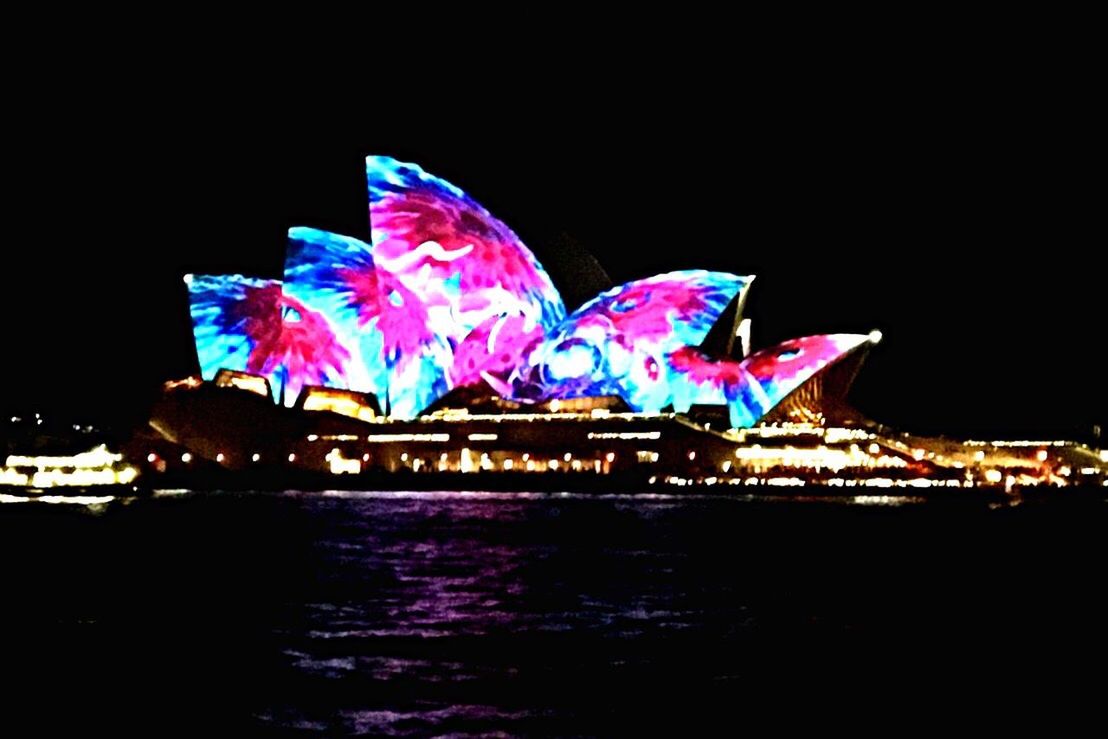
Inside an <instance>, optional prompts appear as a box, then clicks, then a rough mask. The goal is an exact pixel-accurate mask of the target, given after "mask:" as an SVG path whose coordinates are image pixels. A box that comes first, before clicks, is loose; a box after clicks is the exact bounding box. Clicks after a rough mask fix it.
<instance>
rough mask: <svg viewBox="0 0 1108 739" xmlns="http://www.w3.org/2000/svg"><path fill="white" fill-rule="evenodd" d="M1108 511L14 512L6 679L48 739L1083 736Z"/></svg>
mask: <svg viewBox="0 0 1108 739" xmlns="http://www.w3.org/2000/svg"><path fill="white" fill-rule="evenodd" d="M1106 514H1108V504H1105V502H1104V500H1103V499H1102V498H1101V499H1097V498H1080V499H1079V498H1077V497H1073V498H1071V499H1066V500H1063V499H1059V500H1055V501H1051V502H1048V503H1033V504H1032V503H1028V504H1024V505H1020V506H1015V507H1011V506H1004V507H989V506H988V505H985V504H983V503H974V504H969V503H967V504H951V503H945V504H936V503H923V502H919V501H914V502H913V501H903V500H900V499H875V500H858V501H854V500H850V501H847V502H839V503H830V502H821V501H811V500H788V499H784V498H782V499H752V498H749V497H747V498H735V497H727V496H717V497H688V496H686V497H679V496H656V495H654V496H647V495H643V496H635V495H611V496H574V495H551V494H522V495H513V494H480V493H407V494H405V493H358V492H335V493H299V492H287V493H279V494H246V493H202V494H201V493H190V492H188V491H167V492H165V493H163V494H160V495H158V496H156V497H154V498H144V499H137V500H131V501H120V500H116V501H113V502H111V503H110V504H105V503H104V502H103V501H99V502H98V503H97V504H96V506H95V510H87V509H82V508H81V506H64V505H57V506H43V505H34V506H30V505H10V506H5V507H3V508H2V509H0V547H2V549H0V552H2V554H3V557H4V560H3V562H4V575H3V594H4V603H3V609H2V613H3V616H2V619H3V620H2V621H0V624H2V625H3V627H4V636H3V640H4V641H3V646H4V647H5V654H6V655H7V656H8V659H7V660H6V661H5V665H6V666H5V668H4V670H5V673H6V674H5V676H6V678H7V679H8V681H9V682H13V683H15V684H17V685H18V686H19V688H21V689H22V690H23V691H25V692H27V693H28V694H30V696H31V697H37V698H39V699H43V698H45V705H47V706H54V707H55V708H54V709H46V710H40V709H37V708H36V709H33V710H32V714H33V717H34V719H35V720H36V721H39V722H42V723H43V724H44V725H47V724H50V723H51V722H53V721H59V720H66V721H73V722H75V723H78V724H79V725H84V726H93V725H99V724H101V723H102V724H104V725H106V726H108V725H125V726H127V727H128V728H137V729H139V730H148V731H149V732H151V734H150V735H161V734H164V733H167V732H168V731H169V730H178V729H179V730H183V731H188V732H194V733H195V732H199V731H203V730H206V729H212V728H214V727H219V728H221V729H223V730H226V731H229V732H231V735H236V736H247V735H253V734H272V735H277V736H286V735H287V736H300V735H306V736H307V735H315V734H332V735H334V734H338V735H345V734H363V735H370V736H380V735H384V736H389V735H399V736H409V735H411V736H422V735H477V736H483V735H492V736H498V735H508V736H512V735H613V734H624V735H625V734H642V733H665V734H671V735H679V734H697V735H699V734H701V733H703V731H702V729H704V728H705V727H720V726H722V727H723V728H724V729H725V730H726V731H723V732H721V733H737V732H738V731H739V730H740V729H741V728H742V727H743V726H745V725H746V722H747V721H748V718H749V717H751V716H753V715H755V714H758V715H760V716H762V717H765V715H766V714H769V715H770V716H771V717H775V718H774V720H776V721H778V722H781V723H782V724H788V723H790V722H792V721H796V720H801V719H807V720H812V719H813V718H817V719H818V718H819V716H820V715H822V714H819V713H813V711H817V709H816V708H813V707H814V706H821V708H819V709H818V711H824V710H830V711H832V712H833V713H834V714H835V715H836V716H837V717H838V718H839V719H845V720H847V721H848V723H849V720H850V717H851V716H854V718H855V719H857V717H858V716H860V715H871V714H872V713H873V710H874V707H875V706H876V707H880V706H890V707H893V708H895V710H894V711H893V713H894V715H896V716H900V717H901V720H903V717H905V716H916V715H918V716H920V717H926V716H932V717H933V716H935V715H936V713H937V712H941V711H945V710H955V709H958V710H961V709H965V708H970V709H976V710H977V711H978V712H979V713H981V712H984V708H985V707H987V706H992V705H994V703H993V702H995V701H998V700H1000V701H1009V702H1010V701H1011V699H1012V696H1013V695H1021V694H1027V692H1028V691H1030V693H1029V694H1030V695H1033V696H1035V701H1039V702H1040V703H1041V702H1043V701H1045V700H1047V699H1048V698H1049V696H1051V695H1052V694H1053V693H1052V692H1051V691H1052V690H1055V689H1057V690H1058V691H1061V692H1062V693H1064V694H1065V695H1066V696H1069V698H1070V706H1071V710H1070V713H1069V714H1067V715H1075V713H1074V709H1079V708H1080V707H1081V706H1083V705H1086V703H1085V701H1088V702H1089V703H1088V705H1093V702H1095V701H1094V698H1093V697H1092V696H1094V695H1096V694H1097V692H1096V691H1098V690H1099V689H1101V688H1102V687H1103V674H1104V671H1103V664H1104V659H1103V658H1104V657H1105V656H1106V650H1105V645H1106V641H1105V636H1104V634H1105V632H1106V631H1108V608H1106V607H1105V605H1104V604H1103V603H1102V602H1101V591H1102V590H1103V584H1104V576H1103V572H1104V565H1105V564H1106V561H1105V537H1106V534H1108V530H1106V529H1105V523H1106V522H1108V515H1106ZM1096 664H1099V665H1100V668H1099V672H1096V671H1094V672H1093V673H1092V677H1080V676H1081V675H1086V674H1088V673H1087V671H1083V668H1084V667H1085V666H1092V665H1096ZM27 705H30V704H27ZM35 705H36V706H37V705H39V704H38V703H36V704H35ZM78 705H79V706H80V708H79V709H75V708H74V709H72V710H65V711H59V710H57V708H56V707H57V706H78ZM862 706H864V707H865V709H864V710H862V709H861V708H860V707H862ZM771 707H772V708H771ZM1025 707H1026V706H1025ZM890 710H893V709H890ZM989 710H991V709H989ZM859 711H861V713H859ZM829 716H830V714H829ZM721 721H722V722H723V723H722V724H721V723H720V722H721ZM713 733H714V731H713Z"/></svg>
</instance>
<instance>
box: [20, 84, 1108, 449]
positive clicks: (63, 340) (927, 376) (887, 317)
mask: <svg viewBox="0 0 1108 739" xmlns="http://www.w3.org/2000/svg"><path fill="white" fill-rule="evenodd" d="M985 89H986V88H980V87H978V86H976V85H974V84H965V85H962V86H961V87H959V88H958V89H956V90H943V89H941V87H939V86H922V87H921V86H913V87H910V88H908V89H905V90H898V91H894V90H893V88H891V87H888V86H884V87H882V86H878V87H867V88H859V89H852V90H847V89H845V88H843V87H842V86H836V85H826V86H821V87H820V88H819V89H818V90H813V89H808V90H783V91H781V92H780V93H779V95H777V96H776V97H774V98H772V99H769V100H759V101H757V103H756V104H755V103H754V102H752V101H750V100H748V99H747V98H746V97H745V96H744V94H743V92H742V90H740V89H717V90H713V91H711V94H705V93H704V91H703V90H698V91H694V92H689V93H688V94H687V95H685V96H684V97H679V98H678V97H675V96H674V95H671V94H668V93H667V94H659V95H653V94H646V93H644V94H642V95H639V96H623V95H622V94H621V93H620V94H616V93H613V95H611V96H608V97H605V96H601V97H599V98H592V99H590V100H589V101H584V100H580V101H579V100H573V101H569V100H567V99H566V98H565V97H564V96H563V95H564V91H562V92H559V93H558V94H556V95H552V97H550V98H548V99H542V98H541V97H540V99H539V100H538V101H537V102H536V103H535V104H533V105H530V106H528V107H527V108H526V109H524V108H518V107H511V106H506V105H505V106H496V105H493V106H491V107H490V106H489V105H488V104H487V101H485V102H484V103H479V101H476V100H475V101H473V104H472V105H471V106H466V105H461V106H458V105H453V104H452V105H450V106H448V107H447V106H445V105H444V106H443V108H442V109H439V108H438V107H436V101H435V100H434V99H431V100H428V101H427V107H426V109H425V110H424V111H423V114H422V115H418V116H415V115H413V116H412V118H411V120H408V119H405V118H403V117H402V116H400V115H398V112H397V110H394V109H391V108H390V109H388V110H383V111H382V114H381V115H380V116H377V117H375V116H373V115H357V114H347V113H348V112H347V111H344V110H343V108H342V107H341V106H333V107H328V106H325V105H323V106H304V107H303V108H301V107H298V105H296V104H289V105H287V106H286V107H284V108H282V109H279V110H270V109H265V110H251V111H248V112H247V111H244V110H243V109H242V106H237V107H236V106H234V104H233V98H234V96H233V95H232V94H227V95H226V96H225V97H224V98H222V99H221V100H220V101H218V102H212V101H206V103H207V104H206V105H203V106H201V105H198V104H195V103H196V100H195V99H194V100H192V101H187V102H181V103H180V104H179V105H178V106H177V107H173V106H169V107H166V105H165V104H164V102H165V101H162V104H160V107H157V108H156V109H151V110H147V109H146V108H144V107H143V106H142V105H139V104H136V103H135V102H134V101H130V102H126V103H125V102H123V101H122V99H121V100H116V101H114V102H111V101H109V102H103V101H101V103H100V105H101V107H100V108H99V109H97V110H96V111H82V110H80V109H79V108H68V109H67V111H68V113H69V114H70V115H69V117H68V118H66V119H65V120H64V121H61V122H59V121H58V120H57V119H56V118H54V119H53V121H52V122H51V125H49V126H44V127H43V128H41V129H40V128H39V127H38V126H37V121H36V120H32V119H28V121H27V122H25V123H24V124H23V126H24V127H23V128H22V129H21V131H20V134H19V135H17V136H13V137H12V138H11V139H10V140H9V141H8V143H7V144H6V148H7V157H6V165H7V166H6V168H5V171H4V178H5V180H6V189H7V190H8V192H9V206H10V207H11V210H10V211H9V214H8V218H7V223H6V227H7V239H6V240H5V241H6V243H5V261H6V265H7V266H6V268H5V269H4V272H3V275H2V280H3V290H2V294H0V301H2V303H3V305H2V307H3V315H4V316H5V317H6V330H5V342H4V343H5V349H4V355H5V359H6V361H5V363H4V364H5V367H4V373H5V377H4V383H3V390H2V391H0V392H2V395H0V405H2V406H4V407H5V408H8V409H11V410H21V411H27V410H32V409H35V408H43V409H45V410H47V411H48V412H53V413H59V412H61V413H64V414H67V415H71V416H73V417H74V418H77V417H80V418H89V419H105V420H112V419H114V418H130V417H131V416H134V415H136V414H141V409H142V407H143V404H144V403H145V402H147V401H148V400H149V398H150V397H151V395H152V393H153V392H154V391H155V389H156V388H157V387H158V386H159V384H160V383H161V382H162V381H163V380H165V379H168V378H173V377H180V376H183V375H186V374H189V373H192V372H195V371H196V358H195V353H194V350H193V347H192V343H191V342H192V337H191V330H190V325H189V321H188V306H187V295H186V291H185V286H184V283H183V282H182V280H181V277H182V275H183V274H185V273H186V272H199V273H205V272H212V273H219V272H241V273H246V274H253V275H260V276H274V277H276V276H279V275H280V271H281V265H282V259H283V252H284V233H285V230H286V229H287V228H288V227H290V226H293V225H308V226H316V227H320V228H326V229H332V230H336V231H340V232H343V233H347V234H350V235H354V236H359V237H361V238H367V236H368V224H367V210H366V195H365V183H364V172H363V162H362V157H363V156H364V155H365V154H367V153H378V154H388V155H392V156H395V157H397V158H399V159H402V160H407V161H413V162H416V163H418V164H420V165H422V166H423V167H424V168H425V169H427V170H428V171H430V172H432V173H435V174H438V175H440V176H442V177H444V178H446V179H447V180H449V181H451V182H453V183H455V184H457V185H458V186H460V187H462V188H463V189H465V190H466V191H467V192H469V193H470V194H471V195H472V196H474V197H475V198H476V199H477V200H478V201H480V202H481V203H482V204H483V205H485V206H486V207H487V208H488V209H489V210H490V211H491V212H492V213H494V214H495V215H497V216H498V217H500V218H501V219H502V220H504V221H505V222H506V223H507V224H508V225H509V226H511V227H512V228H513V229H514V230H515V231H516V232H517V233H518V234H519V235H520V236H521V237H522V238H523V240H524V242H525V243H527V244H528V245H529V246H530V247H531V249H532V250H533V251H534V252H535V253H536V254H537V255H538V257H539V259H540V261H542V262H543V263H544V264H545V265H546V266H547V267H548V269H549V270H550V271H551V273H552V275H553V277H554V280H555V283H556V284H557V285H558V286H559V288H560V289H563V292H565V293H566V294H568V295H571V296H573V297H574V298H576V299H577V301H578V302H579V301H580V300H583V299H584V295H580V294H579V293H582V292H587V287H588V285H587V284H586V283H585V282H584V281H583V278H582V276H581V274H580V270H576V271H575V270H574V268H573V263H572V262H573V260H571V259H569V260H567V259H566V258H565V257H564V255H565V254H566V250H567V249H570V248H573V249H584V250H587V251H588V252H589V253H591V254H593V255H595V257H596V259H597V260H598V262H599V263H600V264H601V265H602V266H603V268H604V269H605V270H606V271H607V273H608V274H609V275H610V276H611V278H612V280H613V281H615V282H617V283H618V282H621V281H624V280H628V279H633V278H637V277H645V276H649V275H651V274H654V273H657V272H659V271H664V270H670V269H682V268H696V267H704V268H711V269H723V270H729V271H734V272H738V273H744V274H756V275H758V279H757V281H756V282H755V284H754V287H753V289H752V291H751V294H750V297H749V301H748V304H747V306H748V310H747V315H748V316H750V317H752V318H753V319H754V343H755V345H756V346H765V345H767V344H769V343H771V342H775V341H778V340H781V339H785V338H789V337H791V336H796V335H805V334H812V333H822V332H868V331H870V330H871V329H879V330H881V331H882V332H883V334H884V337H885V339H884V341H883V342H882V343H881V344H880V345H879V346H878V347H877V348H876V349H875V350H874V351H873V352H872V354H871V356H870V358H869V360H868V363H867V365H866V366H865V367H864V368H863V370H862V372H861V374H860V375H859V378H858V381H857V383H856V385H855V389H854V392H853V394H852V396H851V397H852V399H853V400H854V402H855V404H856V405H857V406H858V407H859V408H860V409H862V410H863V411H864V412H865V413H866V414H868V415H869V416H870V417H872V418H874V419H877V420H880V421H884V422H887V423H890V424H893V425H896V426H899V427H902V428H905V429H911V430H921V431H942V430H947V431H951V432H963V433H970V432H975V431H986V430H987V431H997V432H1002V433H1033V432H1035V431H1041V432H1043V433H1048V434H1062V435H1070V436H1075V435H1083V436H1085V437H1088V435H1089V433H1090V429H1091V427H1092V425H1093V424H1094V423H1103V422H1104V421H1105V420H1106V419H1108V414H1106V413H1105V408H1106V405H1108V404H1106V393H1105V390H1104V384H1103V382H1104V371H1103V365H1102V363H1101V360H1100V359H1099V358H1098V355H1099V353H1100V351H1101V349H1102V345H1103V344H1104V331H1103V327H1104V317H1105V311H1104V308H1103V304H1102V302H1101V301H1102V300H1103V298H1102V297H1101V295H1100V293H1101V285H1102V284H1103V275H1102V273H1101V272H1100V271H1099V270H1098V269H1097V268H1096V267H1095V266H1094V265H1095V260H1094V258H1093V257H1092V256H1090V254H1094V253H1095V251H1096V250H1098V249H1100V248H1102V246H1103V226H1102V224H1101V222H1100V218H1099V215H1100V210H1101V208H1102V204H1101V203H1100V202H1099V201H1100V200H1101V198H1102V194H1101V193H1099V192H1097V195H1099V196H1100V197H1097V198H1095V199H1094V189H1093V188H1092V187H1090V185H1089V183H1090V181H1091V174H1092V172H1093V170H1094V162H1093V160H1092V159H1090V158H1089V157H1088V153H1087V152H1088V150H1089V149H1088V147H1089V144H1090V142H1091V141H1092V135H1093V134H1092V130H1091V129H1092V122H1091V120H1090V119H1088V118H1086V117H1085V116H1084V114H1083V112H1082V111H1081V110H1078V109H1077V107H1075V106H1074V105H1073V104H1071V101H1070V98H1068V97H1067V96H1066V95H1064V94H1061V93H1060V94H1059V95H1058V96H1056V97H1052V96H1051V95H1049V94H1046V93H1043V94H1038V93H1036V95H1034V96H1022V97H1021V96H1020V95H1007V94H1006V95H1004V96H996V95H994V94H993V93H992V92H985V91H983V90H985ZM988 89H990V90H991V89H992V88H988ZM616 92H617V93H619V92H620V91H616ZM1039 92H1043V91H1042V90H1039ZM598 101H599V102H598ZM744 102H745V103H746V104H745V105H744V104H743V103H744ZM224 104H226V105H227V106H229V107H227V108H224V107H222V106H223V105H224ZM52 110H53V109H51V111H52ZM407 110H409V111H410V110H411V109H410V108H408V109H407ZM67 121H68V122H67ZM445 121H451V123H450V124H449V125H448V124H447V123H445ZM352 131H353V133H351V132H352Z"/></svg>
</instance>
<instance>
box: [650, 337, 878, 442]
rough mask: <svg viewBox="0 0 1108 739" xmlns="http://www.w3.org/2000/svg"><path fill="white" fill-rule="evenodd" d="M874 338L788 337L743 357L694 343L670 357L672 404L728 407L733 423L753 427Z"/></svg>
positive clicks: (680, 409) (681, 408)
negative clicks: (718, 354) (717, 356)
mask: <svg viewBox="0 0 1108 739" xmlns="http://www.w3.org/2000/svg"><path fill="white" fill-rule="evenodd" d="M869 341H871V337H870V336H868V335H865V334H827V335H822V336H805V337H803V338H799V339H790V340H789V341H785V342H782V343H781V344H778V345H777V346H774V347H770V348H768V349H763V350H761V351H758V352H755V353H754V354H751V355H750V356H749V357H747V358H746V359H744V360H742V361H741V362H735V361H730V360H713V359H710V358H708V357H706V356H704V355H703V354H702V353H700V352H699V351H697V350H696V349H695V348H693V347H684V348H682V349H680V350H678V351H676V352H674V353H672V354H670V355H669V357H668V369H669V377H670V381H669V386H670V388H671V389H672V392H673V407H674V410H675V411H677V412H678V413H684V412H686V411H688V409H689V408H690V407H691V406H692V405H695V404H705V405H724V404H726V405H727V407H728V411H729V413H730V416H731V425H732V427H734V428H750V427H751V426H753V425H754V424H755V423H757V422H758V420H759V419H760V418H762V417H763V416H764V415H765V414H766V413H768V412H769V411H770V410H771V409H772V408H773V407H774V406H776V405H777V404H778V403H780V402H781V401H782V400H784V399H785V398H786V397H787V396H788V395H789V393H791V392H793V391H794V390H796V389H797V388H799V387H800V386H801V385H803V384H804V383H805V382H807V381H808V380H810V379H811V378H812V377H814V376H815V374H816V373H817V372H819V371H820V370H822V369H824V368H825V367H827V366H829V365H831V364H832V363H834V362H837V361H838V360H840V359H842V358H843V357H845V356H846V355H847V354H850V353H851V352H853V351H854V350H855V349H857V348H859V347H860V346H862V345H863V344H865V343H867V342H869Z"/></svg>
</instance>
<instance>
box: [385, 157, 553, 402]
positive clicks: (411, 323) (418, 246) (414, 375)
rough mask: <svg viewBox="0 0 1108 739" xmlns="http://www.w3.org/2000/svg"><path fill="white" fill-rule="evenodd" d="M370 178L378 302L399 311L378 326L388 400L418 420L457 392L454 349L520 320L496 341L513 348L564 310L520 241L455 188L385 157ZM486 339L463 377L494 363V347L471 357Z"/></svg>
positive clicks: (468, 349)
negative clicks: (483, 330)
mask: <svg viewBox="0 0 1108 739" xmlns="http://www.w3.org/2000/svg"><path fill="white" fill-rule="evenodd" d="M366 176H367V180H368V185H369V218H370V229H371V232H372V241H373V262H374V264H375V265H376V268H377V275H378V283H379V284H378V290H379V293H378V295H379V298H378V299H379V301H380V305H381V310H382V312H386V311H388V312H399V313H400V314H402V315H401V316H398V317H397V319H396V325H393V326H391V328H392V329H393V331H392V332H390V329H389V327H385V326H382V329H381V330H382V333H383V334H384V336H385V343H386V353H385V362H386V364H387V366H388V371H389V388H390V396H389V399H390V402H391V406H392V409H393V413H394V414H395V415H399V416H413V415H415V414H416V413H417V412H418V411H419V410H421V409H422V408H425V407H426V406H427V405H429V404H430V403H431V402H432V401H434V400H435V399H436V398H438V397H439V396H441V395H443V394H444V393H445V392H446V391H447V390H449V389H450V387H451V383H452V379H451V377H452V372H453V371H454V370H455V368H456V362H455V356H454V353H455V350H456V348H457V347H458V346H459V345H460V344H462V343H463V342H464V340H465V339H466V337H467V336H468V335H469V333H470V332H471V331H473V330H474V329H476V328H477V327H478V326H480V325H482V324H484V323H486V322H487V321H489V320H490V319H492V318H497V317H507V316H517V315H518V316H523V317H524V319H525V320H523V321H512V320H509V321H506V322H504V323H503V324H502V325H501V328H500V330H499V331H498V332H497V341H499V342H502V343H503V345H504V346H508V347H516V346H518V345H519V344H521V343H525V341H526V337H528V336H530V334H531V333H532V332H533V330H534V326H536V325H537V326H540V327H542V328H543V330H547V329H549V328H551V327H553V326H554V325H555V324H556V323H557V322H558V321H560V320H561V319H562V318H563V317H564V316H565V306H564V305H563V303H562V299H561V296H560V295H559V294H558V291H557V290H555V289H554V285H553V283H552V282H551V280H550V277H549V276H548V275H547V274H546V271H545V270H543V268H542V266H541V265H540V264H539V263H538V261H537V260H536V259H535V256H534V254H532V253H531V251H530V250H529V249H528V248H527V247H526V246H524V245H523V242H521V241H520V240H519V237H518V236H516V235H515V233H513V232H512V230H511V229H509V228H508V227H507V226H505V225H504V224H503V223H501V222H500V221H498V220H497V219H496V218H494V217H493V216H492V215H491V214H489V212H488V211H486V210H485V209H484V208H483V207H481V206H480V205H479V204H478V203H477V202H476V201H474V200H473V199H472V198H470V197H469V196H468V195H466V194H465V193H464V192H462V191H461V190H460V189H458V188H457V187H455V186H454V185H451V184H450V183H448V182H446V181H445V180H442V179H439V178H438V177H435V176H433V175H430V174H428V173H426V172H424V171H423V170H422V169H421V168H419V167H418V166H416V165H414V164H404V163H402V162H397V161H396V160H394V159H390V158H388V157H373V156H371V157H368V158H367V159H366ZM383 323H384V321H383ZM515 331H520V332H522V333H521V334H520V335H514V334H513V332H515ZM390 333H395V335H394V336H390ZM479 343H480V342H479V340H478V339H477V338H476V337H475V338H474V340H473V341H471V342H469V344H468V345H467V347H466V354H467V357H466V359H465V360H463V361H464V367H460V368H457V369H458V370H459V371H462V370H463V369H464V368H465V367H468V366H469V360H470V359H473V362H474V367H478V366H486V365H489V364H496V362H492V361H491V357H492V354H491V352H492V349H491V348H490V355H489V356H488V357H486V358H484V359H478V358H477V357H475V356H473V353H474V350H476V349H477V348H478V347H479ZM390 349H391V350H390ZM479 371H480V370H478V372H479ZM463 374H464V372H463Z"/></svg>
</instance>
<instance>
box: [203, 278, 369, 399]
mask: <svg viewBox="0 0 1108 739" xmlns="http://www.w3.org/2000/svg"><path fill="white" fill-rule="evenodd" d="M185 281H186V282H187V283H188V287H189V304H190V311H191V313H192V324H193V335H194V336H195V338H196V353H197V358H198V360H199V362H200V372H201V375H202V376H203V377H204V379H208V380H210V379H212V378H213V377H215V374H216V373H217V372H218V371H219V370H220V369H222V368H226V369H233V370H238V371H240V372H249V373H252V374H257V375H262V376H264V377H266V378H267V379H268V380H269V383H270V386H271V387H272V388H273V391H274V393H276V395H277V399H278V400H281V399H283V400H284V402H285V403H286V404H287V405H292V404H293V403H294V402H295V401H296V397H297V395H299V393H300V388H301V387H302V386H303V385H305V384H313V385H322V384H331V383H334V382H336V381H337V380H338V378H339V376H340V374H341V368H342V367H343V366H344V365H345V364H346V362H348V361H349V353H348V352H347V351H346V349H345V348H344V347H343V346H342V345H341V344H339V342H338V341H337V339H336V338H335V335H334V332H333V331H332V330H331V327H330V325H329V324H328V322H327V320H326V319H325V318H324V317H323V316H322V315H321V314H319V313H317V312H315V311H313V310H311V309H309V308H308V307H307V306H305V305H304V304H303V303H301V302H300V301H298V300H296V299H295V298H292V297H290V296H288V295H285V294H284V292H283V291H282V288H281V282H280V281H278V280H264V279H255V278H250V277H243V276H242V275H217V276H211V275H189V276H187V277H186V278H185Z"/></svg>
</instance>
